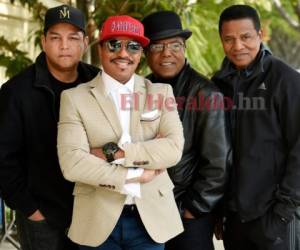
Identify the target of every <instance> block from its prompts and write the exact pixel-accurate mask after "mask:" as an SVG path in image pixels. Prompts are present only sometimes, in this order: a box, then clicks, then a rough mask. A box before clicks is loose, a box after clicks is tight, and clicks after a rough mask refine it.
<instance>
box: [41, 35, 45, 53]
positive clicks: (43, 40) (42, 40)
mask: <svg viewBox="0 0 300 250" xmlns="http://www.w3.org/2000/svg"><path fill="white" fill-rule="evenodd" d="M41 43H42V49H43V51H45V46H46V36H45V35H42V37H41Z"/></svg>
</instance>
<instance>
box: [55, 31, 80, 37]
mask: <svg viewBox="0 0 300 250" xmlns="http://www.w3.org/2000/svg"><path fill="white" fill-rule="evenodd" d="M49 34H50V35H58V36H61V34H60V33H58V32H55V31H49ZM74 35H76V36H79V33H78V32H72V33H70V34H69V36H74Z"/></svg>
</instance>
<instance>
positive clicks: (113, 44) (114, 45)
mask: <svg viewBox="0 0 300 250" xmlns="http://www.w3.org/2000/svg"><path fill="white" fill-rule="evenodd" d="M105 45H106V48H107V49H108V51H109V52H112V53H116V52H119V51H120V50H121V49H122V47H123V46H125V48H126V51H127V52H128V53H130V54H136V53H139V52H140V51H141V50H142V49H143V47H142V45H141V44H140V43H138V42H136V41H128V42H125V41H121V40H115V39H114V40H108V41H106V42H105Z"/></svg>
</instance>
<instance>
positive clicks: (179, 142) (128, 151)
mask: <svg viewBox="0 0 300 250" xmlns="http://www.w3.org/2000/svg"><path fill="white" fill-rule="evenodd" d="M164 87H165V90H166V92H165V94H164V97H165V98H164V102H163V105H162V112H161V118H160V123H159V128H158V135H159V136H160V137H161V138H157V139H153V140H148V141H143V142H137V143H130V144H126V145H125V146H124V151H125V166H127V167H132V166H134V165H136V164H135V162H144V163H145V164H143V165H142V166H139V167H142V168H148V169H165V168H168V167H172V166H174V165H176V164H177V163H178V162H179V161H180V159H181V156H182V150H183V144H184V137H183V129H182V124H181V121H180V118H179V115H178V111H177V106H176V102H175V97H174V95H173V90H172V87H171V86H170V85H164ZM162 89H163V88H162ZM162 89H161V90H162Z"/></svg>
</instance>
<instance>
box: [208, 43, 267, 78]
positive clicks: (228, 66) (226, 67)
mask: <svg viewBox="0 0 300 250" xmlns="http://www.w3.org/2000/svg"><path fill="white" fill-rule="evenodd" d="M271 54H272V52H271V50H270V49H269V48H267V47H266V46H265V45H264V44H263V43H262V44H261V45H260V50H259V52H258V54H257V56H256V59H255V60H254V61H253V62H252V63H251V64H250V65H248V67H247V68H245V69H243V70H238V69H236V68H235V66H234V65H233V64H232V63H231V62H230V61H229V60H228V58H227V57H225V59H224V60H223V63H222V66H221V69H220V71H218V72H217V73H216V75H215V76H214V78H215V79H224V78H227V77H228V76H231V75H238V74H239V75H241V76H243V77H245V78H249V77H255V76H257V75H258V74H259V73H261V72H264V61H265V58H266V57H267V56H268V55H271Z"/></svg>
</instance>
